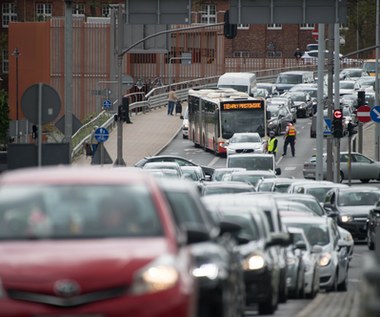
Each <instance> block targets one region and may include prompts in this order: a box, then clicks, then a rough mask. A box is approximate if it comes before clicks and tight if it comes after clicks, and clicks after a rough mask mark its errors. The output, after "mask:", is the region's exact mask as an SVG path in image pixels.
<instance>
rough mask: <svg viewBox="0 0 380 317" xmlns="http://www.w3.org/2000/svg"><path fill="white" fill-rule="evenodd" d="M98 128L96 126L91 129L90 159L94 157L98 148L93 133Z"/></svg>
mask: <svg viewBox="0 0 380 317" xmlns="http://www.w3.org/2000/svg"><path fill="white" fill-rule="evenodd" d="M97 128H99V127H98V126H97V125H96V126H94V127H93V128H92V132H91V137H90V144H91V148H92V157H94V156H95V152H96V149H97V148H98V145H99V142H98V141H97V140H96V138H95V131H96V129H97Z"/></svg>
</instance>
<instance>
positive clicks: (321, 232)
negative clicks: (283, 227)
mask: <svg viewBox="0 0 380 317" xmlns="http://www.w3.org/2000/svg"><path fill="white" fill-rule="evenodd" d="M287 225H288V226H289V227H290V226H291V227H297V228H301V229H303V230H304V231H305V235H306V237H307V239H308V240H309V243H310V244H311V245H320V246H325V245H328V244H329V243H330V234H329V231H328V227H327V225H326V224H314V223H313V224H310V223H287Z"/></svg>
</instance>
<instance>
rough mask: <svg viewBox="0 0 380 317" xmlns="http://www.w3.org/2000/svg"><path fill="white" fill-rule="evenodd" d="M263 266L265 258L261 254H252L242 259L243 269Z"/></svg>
mask: <svg viewBox="0 0 380 317" xmlns="http://www.w3.org/2000/svg"><path fill="white" fill-rule="evenodd" d="M264 266H265V260H264V258H263V257H262V256H261V255H252V256H250V257H249V258H246V259H244V261H243V269H244V270H246V271H249V270H260V269H262V268H263V267H264Z"/></svg>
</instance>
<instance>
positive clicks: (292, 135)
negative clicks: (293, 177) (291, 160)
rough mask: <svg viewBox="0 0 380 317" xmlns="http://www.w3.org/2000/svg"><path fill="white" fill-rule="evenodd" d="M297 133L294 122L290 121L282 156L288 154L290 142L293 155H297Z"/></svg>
mask: <svg viewBox="0 0 380 317" xmlns="http://www.w3.org/2000/svg"><path fill="white" fill-rule="evenodd" d="M296 134H297V132H296V128H295V127H294V126H293V124H292V123H290V122H289V123H288V126H287V127H286V132H285V143H284V153H283V154H282V156H285V155H286V150H287V149H288V144H290V149H291V151H292V156H293V157H294V156H295V155H296V151H295V144H296Z"/></svg>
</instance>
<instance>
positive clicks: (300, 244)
mask: <svg viewBox="0 0 380 317" xmlns="http://www.w3.org/2000/svg"><path fill="white" fill-rule="evenodd" d="M294 247H295V248H296V249H300V250H306V243H305V242H303V241H298V242H296V243H295V244H294Z"/></svg>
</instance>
